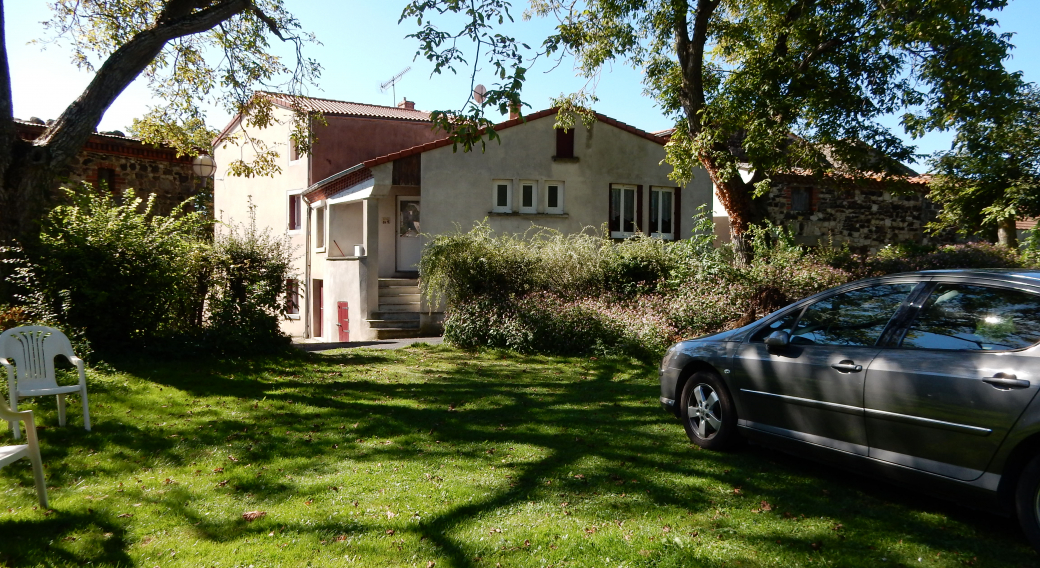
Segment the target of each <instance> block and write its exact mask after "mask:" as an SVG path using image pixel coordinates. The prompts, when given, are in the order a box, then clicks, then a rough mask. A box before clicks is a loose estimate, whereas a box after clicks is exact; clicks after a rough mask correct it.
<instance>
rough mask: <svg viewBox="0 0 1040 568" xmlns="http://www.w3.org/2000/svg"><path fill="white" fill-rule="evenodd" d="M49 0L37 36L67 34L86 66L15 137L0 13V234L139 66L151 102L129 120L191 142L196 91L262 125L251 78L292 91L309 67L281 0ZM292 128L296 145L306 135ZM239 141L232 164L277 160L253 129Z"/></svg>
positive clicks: (199, 133)
mask: <svg viewBox="0 0 1040 568" xmlns="http://www.w3.org/2000/svg"><path fill="white" fill-rule="evenodd" d="M50 6H51V10H52V13H53V16H52V18H51V19H50V20H49V21H47V22H46V26H47V29H48V33H49V35H50V37H48V38H47V39H48V40H49V41H56V42H58V43H59V44H60V43H65V44H67V45H68V46H69V47H70V48H71V52H72V57H73V60H74V61H75V62H76V64H77V65H78V66H79V67H80V68H82V69H86V70H89V71H91V72H93V73H94V77H93V79H92V80H91V82H90V84H89V85H88V86H87V88H86V89H85V90H84V91H83V92H82V93H80V94H79V96H78V97H77V98H76V99H75V100H72V101H70V104H69V106H68V107H67V108H66V109H65V110H64V112H62V114H61V115H60V116H59V117H58V118H57V119H56V120H55V121H54V122H53V123H52V124H50V125H49V126H48V127H47V129H46V130H45V131H44V133H43V134H42V135H41V136H40V137H39V138H37V139H36V140H34V141H31V142H26V141H22V140H20V139H19V138H18V136H17V134H16V132H15V128H14V122H13V109H12V102H11V77H10V70H9V67H8V64H7V50H6V45H5V44H3V41H2V40H3V36H2V33H3V27H4V26H5V25H6V24H7V22H5V21H3V20H2V19H0V180H2V183H0V239H4V238H14V237H19V236H23V235H25V234H27V233H28V232H29V230H30V228H31V226H32V223H33V221H34V220H35V219H37V218H38V217H39V215H40V213H41V211H42V208H43V207H44V206H45V202H46V199H47V194H48V192H49V190H50V185H51V183H52V182H53V180H54V179H55V177H56V176H57V175H59V173H60V172H61V171H62V169H63V168H64V167H66V166H67V165H68V163H69V161H70V160H71V159H72V158H73V157H74V156H75V155H76V154H77V153H78V152H79V151H80V149H81V148H82V147H83V145H84V144H85V143H86V141H87V139H88V137H89V136H90V134H91V133H93V132H94V130H95V129H96V128H97V125H98V124H99V123H100V121H101V118H102V117H103V116H104V114H105V111H106V110H107V109H108V108H109V106H111V105H112V103H113V102H114V101H115V100H116V98H117V97H118V96H119V95H120V94H121V93H122V92H123V91H124V90H125V89H126V88H127V87H128V86H129V85H130V83H132V82H133V81H134V80H136V79H137V78H138V77H139V76H143V77H145V78H146V80H147V84H148V87H149V88H150V89H151V91H152V93H153V95H154V97H155V101H156V104H155V105H154V106H153V107H151V108H150V109H149V111H148V113H147V115H146V116H145V117H143V118H141V119H138V120H136V121H135V122H134V124H133V126H132V128H131V132H132V133H133V134H134V135H135V136H137V137H140V138H142V139H143V140H145V141H146V142H153V143H164V144H170V145H173V146H175V147H176V148H177V149H178V150H179V151H181V152H183V153H188V154H195V153H197V152H198V151H199V150H205V149H208V148H209V146H210V144H211V142H212V136H211V135H212V133H211V131H209V130H208V129H207V128H206V124H205V113H204V111H203V107H204V103H207V102H216V103H219V104H222V105H223V106H224V108H225V109H227V110H228V111H229V112H231V113H242V114H243V115H244V116H246V117H247V121H249V123H250V124H251V125H253V126H256V127H259V128H263V127H265V126H268V125H270V124H271V122H272V121H273V120H274V117H273V115H272V113H271V103H270V101H269V100H268V99H267V98H266V97H254V96H253V93H254V91H255V90H258V89H272V90H273V89H277V90H281V91H284V92H288V93H290V94H296V93H300V92H301V90H302V89H303V88H305V87H306V86H307V85H308V84H311V83H313V82H314V81H315V80H316V79H317V77H318V76H319V74H320V71H321V67H320V65H319V64H318V63H317V62H316V61H313V60H311V59H308V58H306V57H305V56H304V54H303V48H304V46H305V45H306V44H307V43H309V42H313V41H315V40H314V38H313V37H312V36H311V35H310V34H307V33H304V32H303V31H302V30H301V25H300V23H299V21H298V20H297V19H296V18H295V17H293V15H292V14H291V13H290V12H289V11H288V10H286V8H285V7H284V5H283V2H282V0H53V1H52V2H51V4H50ZM2 9H3V0H0V12H2ZM2 17H3V16H2V13H0V18H2ZM275 40H276V41H278V42H284V43H286V44H288V45H290V46H291V48H292V49H291V53H292V55H291V56H290V57H287V58H283V57H282V56H280V55H278V53H277V50H276V49H275V48H274V45H273V42H274V41H275ZM298 114H299V115H300V116H298V117H297V119H296V121H295V122H296V129H297V132H300V131H301V130H303V131H305V126H306V124H305V120H306V118H305V116H303V113H298ZM295 138H299V139H300V142H301V145H303V146H306V141H307V137H306V136H303V135H299V134H298V135H297V136H295ZM250 143H252V144H253V145H254V146H255V147H256V150H257V152H256V153H257V155H258V158H257V160H256V161H255V162H254V163H251V164H245V163H242V164H236V165H233V166H237V172H238V173H241V174H245V175H251V174H263V173H270V172H271V170H272V169H274V168H276V167H277V166H275V165H274V163H275V162H274V161H273V160H271V159H269V158H270V156H271V155H272V154H273V153H275V152H277V150H275V149H273V148H268V147H266V146H263V145H262V143H261V142H260V141H258V140H251V141H250ZM304 150H306V148H304ZM265 158H266V159H265Z"/></svg>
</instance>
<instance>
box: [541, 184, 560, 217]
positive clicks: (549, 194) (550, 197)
mask: <svg viewBox="0 0 1040 568" xmlns="http://www.w3.org/2000/svg"><path fill="white" fill-rule="evenodd" d="M545 212H546V213H551V214H555V215H561V214H563V182H562V181H547V182H545Z"/></svg>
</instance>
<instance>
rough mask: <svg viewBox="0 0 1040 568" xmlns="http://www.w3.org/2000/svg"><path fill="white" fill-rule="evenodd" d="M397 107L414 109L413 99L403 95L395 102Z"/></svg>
mask: <svg viewBox="0 0 1040 568" xmlns="http://www.w3.org/2000/svg"><path fill="white" fill-rule="evenodd" d="M397 108H403V109H405V110H415V101H410V100H408V97H405V98H404V99H403V100H402V101H401V102H399V103H397Z"/></svg>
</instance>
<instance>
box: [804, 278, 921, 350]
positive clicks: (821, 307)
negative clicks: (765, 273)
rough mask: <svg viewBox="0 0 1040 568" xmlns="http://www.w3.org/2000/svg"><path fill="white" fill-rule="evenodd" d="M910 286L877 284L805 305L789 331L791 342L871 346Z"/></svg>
mask: <svg viewBox="0 0 1040 568" xmlns="http://www.w3.org/2000/svg"><path fill="white" fill-rule="evenodd" d="M913 289H914V284H881V285H877V286H867V287H865V288H859V289H856V290H850V291H848V292H843V293H841V294H835V295H833V296H829V297H827V298H824V299H822V300H820V301H818V302H816V303H814V304H812V305H810V306H809V307H807V308H806V309H805V312H803V313H802V317H801V318H799V319H798V322H797V323H796V324H795V326H794V328H793V329H791V330H790V331H789V333H790V334H791V343H792V344H793V345H850V346H862V347H871V346H873V345H875V344H876V343H877V340H878V338H880V337H881V333H882V332H883V331H884V330H885V327H887V326H888V322H889V321H890V320H891V319H892V316H894V315H895V313H896V311H897V310H898V309H899V306H900V305H902V303H903V301H905V300H906V297H907V296H908V295H910V292H911V291H912V290H913Z"/></svg>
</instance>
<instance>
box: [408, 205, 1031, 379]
mask: <svg viewBox="0 0 1040 568" xmlns="http://www.w3.org/2000/svg"><path fill="white" fill-rule="evenodd" d="M711 223H712V221H711V218H710V216H708V215H707V213H706V212H702V214H701V215H699V216H698V218H695V219H694V225H695V227H696V228H695V233H694V238H692V239H687V240H683V241H679V242H675V243H668V242H663V241H661V240H658V239H650V238H648V237H644V236H637V237H635V238H632V239H627V240H625V241H621V242H616V241H613V240H611V239H609V238H607V237H605V236H596V235H594V234H593V232H592V231H586V232H585V233H581V234H578V235H562V234H560V233H558V232H555V231H550V230H540V229H539V230H534V231H532V232H530V233H529V234H527V235H500V236H496V235H494V234H493V233H492V231H491V229H490V228H489V227H488V226H487V225H486V224H483V223H482V224H479V225H478V226H477V227H476V228H474V229H473V230H472V231H470V232H469V233H457V234H454V235H449V236H444V237H437V238H435V239H434V241H433V243H432V244H431V245H430V247H429V248H428V249H427V251H426V252H424V255H423V261H422V274H423V280H424V292H425V293H427V294H430V292H431V291H434V292H439V293H440V295H441V297H442V298H444V299H445V300H447V313H446V319H445V334H444V337H445V340H447V341H448V342H449V343H453V344H455V345H458V346H461V347H467V348H475V347H498V348H506V349H513V350H516V351H520V352H529V353H549V354H561V355H574V354H589V353H597V354H599V353H625V354H629V355H632V356H636V357H640V358H648V359H649V358H656V357H659V356H660V355H661V354H662V353H663V352H664V350H665V349H666V348H667V347H668V346H669V345H671V344H672V343H674V342H675V341H678V340H680V339H683V338H689V337H696V336H700V335H705V334H708V333H715V332H718V331H724V330H726V329H732V328H734V327H738V326H741V325H745V324H748V323H751V322H753V321H755V320H756V319H758V318H760V317H762V316H765V315H766V314H768V313H770V312H773V311H775V310H777V309H780V308H782V307H783V306H785V305H787V304H789V303H790V302H792V301H795V300H798V299H800V298H804V297H806V296H810V295H812V294H815V293H817V292H821V291H823V290H827V289H829V288H833V287H834V286H838V285H840V284H844V283H846V282H850V281H852V280H856V279H859V278H865V277H868V276H877V275H882V274H888V273H893V272H906V271H913V270H928V269H938V268H969V267H978V268H1015V267H1021V266H1024V262H1025V261H1024V260H1023V257H1022V256H1020V255H1019V254H1017V253H1016V252H1014V251H1009V250H1007V249H1004V248H1000V247H997V246H994V245H988V244H969V245H950V246H943V247H930V248H929V247H919V246H917V247H911V246H890V247H886V248H885V249H883V250H882V251H881V252H880V253H878V254H876V255H854V254H852V253H851V252H849V250H848V249H847V248H834V247H822V248H821V249H819V250H817V251H807V250H805V249H803V248H802V247H799V246H797V245H795V244H794V239H793V237H792V236H791V234H790V233H789V232H788V231H786V230H785V229H783V228H781V227H776V226H772V225H766V226H765V227H760V228H755V229H753V231H752V233H751V243H752V247H753V250H754V257H753V260H752V261H750V262H747V263H744V262H738V261H737V260H736V258H735V256H734V255H733V253H732V251H731V250H730V249H729V248H728V247H725V246H723V247H716V246H714V243H713V240H712V237H711V236H710V235H711V228H712V224H711Z"/></svg>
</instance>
